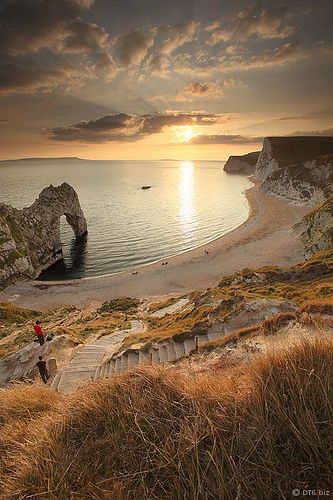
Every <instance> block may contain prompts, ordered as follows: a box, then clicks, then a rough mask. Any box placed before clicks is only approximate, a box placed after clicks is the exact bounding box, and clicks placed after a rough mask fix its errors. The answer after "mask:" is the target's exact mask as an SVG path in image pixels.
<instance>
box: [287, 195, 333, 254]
mask: <svg viewBox="0 0 333 500" xmlns="http://www.w3.org/2000/svg"><path fill="white" fill-rule="evenodd" d="M294 231H295V233H296V234H297V235H298V237H299V238H300V239H301V241H302V242H303V244H304V247H305V254H306V255H311V254H312V253H314V252H317V251H318V250H324V249H327V248H332V247H333V197H331V198H329V199H328V200H326V201H325V202H324V203H322V204H321V205H319V206H317V207H316V208H314V209H313V210H312V211H311V212H309V213H308V214H307V215H306V216H305V217H303V219H302V220H301V222H299V223H298V224H296V225H295V226H294Z"/></svg>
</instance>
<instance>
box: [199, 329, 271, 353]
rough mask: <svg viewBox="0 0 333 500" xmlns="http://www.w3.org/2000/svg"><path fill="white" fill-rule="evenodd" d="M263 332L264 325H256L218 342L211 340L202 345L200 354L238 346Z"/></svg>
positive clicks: (226, 336)
mask: <svg viewBox="0 0 333 500" xmlns="http://www.w3.org/2000/svg"><path fill="white" fill-rule="evenodd" d="M261 332H262V323H256V324H255V325H252V326H247V327H244V328H240V329H239V330H236V331H234V332H231V333H228V334H227V335H224V336H223V337H220V338H218V339H216V340H209V341H207V342H205V343H204V344H202V346H201V347H200V349H199V350H200V352H211V351H215V350H216V349H221V348H222V347H227V346H229V345H234V344H237V343H238V342H239V341H240V340H244V339H249V338H251V337H255V336H257V335H258V334H260V333H261Z"/></svg>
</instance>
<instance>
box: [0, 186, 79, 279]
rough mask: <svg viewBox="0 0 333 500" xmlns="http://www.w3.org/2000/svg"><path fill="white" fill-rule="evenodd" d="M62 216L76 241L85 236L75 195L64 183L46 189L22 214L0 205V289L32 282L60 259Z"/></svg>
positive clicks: (14, 209)
mask: <svg viewBox="0 0 333 500" xmlns="http://www.w3.org/2000/svg"><path fill="white" fill-rule="evenodd" d="M62 216H65V217H66V220H67V222H68V224H69V225H70V226H71V227H72V229H73V231H74V233H75V236H76V238H83V237H84V236H85V235H86V234H87V222H86V219H85V216H84V214H83V211H82V208H81V206H80V202H79V198H78V195H77V193H76V191H75V189H74V188H73V187H72V186H70V185H69V184H67V183H66V182H64V183H63V184H61V186H56V187H55V186H53V185H50V186H48V187H46V188H45V189H43V191H42V192H41V193H40V195H39V196H38V198H37V199H36V201H35V202H34V203H33V204H32V205H31V206H30V207H27V208H23V209H22V210H18V209H16V208H13V207H12V206H10V205H6V204H4V203H0V287H2V288H4V287H5V286H6V285H8V284H10V283H13V282H15V281H17V280H18V279H29V278H36V277H37V276H38V275H39V274H40V273H41V272H42V271H43V270H44V269H47V268H48V267H50V266H51V265H52V264H54V263H55V262H57V261H58V260H61V259H62V257H63V255H62V245H61V238H60V218H61V217H62Z"/></svg>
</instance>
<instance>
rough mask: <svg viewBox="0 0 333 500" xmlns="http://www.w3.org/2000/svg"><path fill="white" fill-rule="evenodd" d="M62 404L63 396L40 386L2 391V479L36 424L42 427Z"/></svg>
mask: <svg viewBox="0 0 333 500" xmlns="http://www.w3.org/2000/svg"><path fill="white" fill-rule="evenodd" d="M60 401H61V397H60V395H59V394H57V393H55V392H53V391H52V392H51V391H50V390H49V389H47V388H45V387H42V386H39V385H35V386H30V387H29V386H27V385H26V384H19V383H18V384H16V385H15V386H14V387H12V388H11V389H0V426H1V433H0V475H1V476H5V475H6V474H7V473H8V469H10V467H11V466H12V454H13V453H14V452H17V449H18V447H19V446H20V443H22V442H23V441H24V439H26V438H28V437H29V434H30V431H31V429H32V427H33V422H35V425H38V421H39V419H40V418H41V416H42V415H43V414H45V413H47V412H48V411H50V410H52V411H54V410H55V407H56V405H57V404H58V402H60ZM14 464H15V461H14ZM0 491H1V490H0Z"/></svg>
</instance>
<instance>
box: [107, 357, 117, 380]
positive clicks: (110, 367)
mask: <svg viewBox="0 0 333 500" xmlns="http://www.w3.org/2000/svg"><path fill="white" fill-rule="evenodd" d="M115 364H116V362H115V361H114V360H113V359H112V360H111V361H109V377H112V375H113V374H114V367H115Z"/></svg>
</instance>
